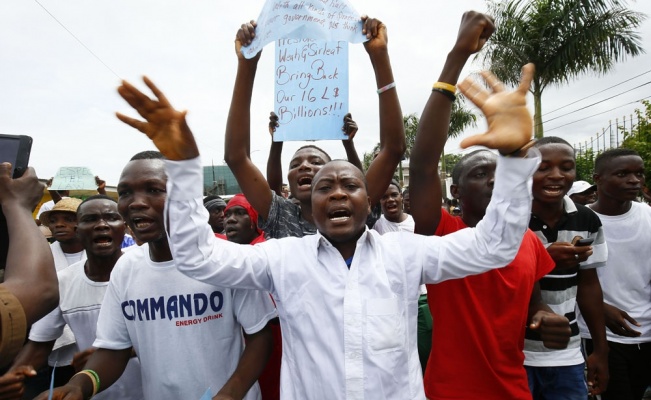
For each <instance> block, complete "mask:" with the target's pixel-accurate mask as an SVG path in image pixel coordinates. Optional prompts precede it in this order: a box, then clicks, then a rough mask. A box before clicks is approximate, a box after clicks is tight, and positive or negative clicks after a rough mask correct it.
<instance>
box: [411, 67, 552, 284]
mask: <svg viewBox="0 0 651 400" xmlns="http://www.w3.org/2000/svg"><path fill="white" fill-rule="evenodd" d="M522 70H523V73H522V81H521V83H520V86H519V87H518V88H517V89H516V90H514V91H512V92H507V91H506V90H505V88H504V85H503V84H502V83H501V82H500V81H499V80H498V79H497V78H496V77H495V76H494V75H492V74H490V73H488V72H484V73H482V75H483V77H484V79H485V80H486V82H487V83H488V85H489V87H490V88H491V89H492V93H491V92H489V91H488V90H486V89H485V88H484V87H482V86H481V85H479V84H477V83H476V82H474V81H472V80H470V79H466V80H464V81H463V82H461V84H459V88H460V89H461V91H462V92H463V93H464V95H466V97H468V98H469V99H470V100H471V101H472V102H473V103H475V105H477V106H478V107H479V108H480V109H481V110H482V112H483V113H484V115H485V116H486V120H487V121H488V127H489V128H488V131H487V132H486V133H484V134H482V135H476V136H472V137H470V138H468V139H466V140H464V142H462V146H466V145H469V144H481V145H484V146H486V147H488V148H491V149H495V150H498V151H499V152H500V154H505V155H508V157H499V159H498V161H497V167H496V170H495V185H494V189H493V194H492V197H491V201H490V203H489V204H488V207H487V209H486V214H485V216H484V218H483V219H482V220H481V221H479V223H478V224H477V226H476V227H475V228H472V229H462V230H460V231H457V232H454V233H453V234H450V235H446V236H444V237H442V238H425V239H431V241H429V242H428V243H431V244H432V245H433V247H434V248H435V249H436V250H435V251H433V252H432V253H431V255H430V256H431V257H432V258H433V259H428V257H427V256H426V257H425V258H426V259H425V262H424V264H423V273H424V276H423V281H424V282H425V283H436V282H440V281H442V280H445V279H451V278H461V277H464V276H467V275H472V274H477V273H481V272H485V271H487V270H489V269H492V268H500V267H503V266H505V265H507V264H508V263H510V262H511V261H513V259H514V258H515V256H516V254H517V251H518V249H519V248H520V244H521V243H522V237H523V236H524V233H525V232H526V230H527V227H528V223H529V216H530V213H531V202H532V195H531V177H532V176H533V173H534V172H535V170H536V169H537V168H538V164H540V157H534V158H531V159H527V158H526V153H525V150H526V149H528V148H529V147H531V146H532V144H533V143H534V142H533V141H531V133H532V131H533V124H532V119H531V114H530V113H529V110H528V109H527V104H526V95H527V92H528V89H529V85H530V84H531V78H532V76H533V71H534V68H533V64H527V65H526V66H524V67H523V69H522ZM523 157H525V158H523ZM434 239H437V240H434ZM426 254H430V253H426Z"/></svg>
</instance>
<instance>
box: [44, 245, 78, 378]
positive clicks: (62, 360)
mask: <svg viewBox="0 0 651 400" xmlns="http://www.w3.org/2000/svg"><path fill="white" fill-rule="evenodd" d="M50 250H52V257H54V267H55V268H56V270H57V271H62V270H64V269H65V268H68V266H70V265H72V264H74V263H76V262H81V261H86V250H82V251H80V252H78V253H64V252H63V249H61V243H59V242H58V241H57V242H54V243H52V244H51V245H50ZM78 351H79V348H78V347H77V345H76V344H75V335H74V334H73V333H72V330H70V328H69V327H68V326H66V327H65V328H64V329H63V333H62V334H61V336H60V337H59V338H58V339H57V340H56V342H55V343H54V347H53V348H52V353H50V356H49V357H48V359H47V363H48V365H49V366H53V365H54V363H56V364H57V365H58V366H64V365H70V364H72V358H73V357H74V355H75V353H77V352H78Z"/></svg>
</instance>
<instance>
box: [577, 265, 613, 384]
mask: <svg viewBox="0 0 651 400" xmlns="http://www.w3.org/2000/svg"><path fill="white" fill-rule="evenodd" d="M576 304H577V305H578V306H579V309H580V310H581V315H583V319H584V320H585V323H586V324H587V325H588V329H589V330H590V336H591V337H592V341H593V343H594V351H593V352H592V354H590V355H589V356H588V359H587V362H586V364H587V369H588V389H590V393H591V394H599V393H601V392H603V391H604V390H606V388H607V387H608V379H609V374H608V342H607V341H606V321H605V316H604V306H603V293H602V291H601V284H600V283H599V277H598V276H597V271H596V270H595V269H582V270H579V284H578V287H577V293H576Z"/></svg>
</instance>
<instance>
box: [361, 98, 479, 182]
mask: <svg viewBox="0 0 651 400" xmlns="http://www.w3.org/2000/svg"><path fill="white" fill-rule="evenodd" d="M464 104H465V98H464V97H463V96H462V95H461V94H457V99H456V100H455V102H454V103H452V111H451V115H450V130H449V131H448V137H450V138H455V137H457V136H459V135H460V134H461V132H463V131H464V130H465V129H466V128H467V127H470V126H476V125H477V124H476V121H477V116H476V115H475V114H473V113H472V111H471V110H470V109H468V108H466V107H465V106H464ZM402 121H403V123H404V125H405V140H406V142H407V149H406V150H405V155H404V157H405V158H409V156H410V155H411V149H412V148H413V147H414V142H415V140H416V132H417V131H418V123H419V122H420V118H418V116H417V115H416V114H415V113H412V114H407V115H403V117H402ZM379 150H380V143H377V144H376V145H375V147H374V148H373V151H371V152H369V153H364V159H363V161H362V163H363V165H364V169H365V170H366V169H368V166H369V165H371V161H373V157H374V155H375V153H376V152H377V151H379ZM441 159H442V160H443V157H442V158H441ZM444 162H445V161H444ZM398 181H399V182H400V184H401V185H402V183H403V177H402V162H400V164H398Z"/></svg>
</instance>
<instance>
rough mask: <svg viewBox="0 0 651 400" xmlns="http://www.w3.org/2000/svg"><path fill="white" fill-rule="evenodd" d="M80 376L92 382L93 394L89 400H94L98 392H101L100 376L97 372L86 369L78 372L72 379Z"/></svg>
mask: <svg viewBox="0 0 651 400" xmlns="http://www.w3.org/2000/svg"><path fill="white" fill-rule="evenodd" d="M80 374H81V375H86V376H87V377H89V378H90V380H91V381H92V384H93V394H91V395H90V397H89V399H92V398H93V397H94V396H95V395H96V394H97V392H98V391H99V376H98V375H97V373H96V372H95V371H93V370H90V369H85V370H83V371H79V372H77V373H76V374H74V375H73V376H72V377H73V378H74V377H75V376H77V375H80Z"/></svg>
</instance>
